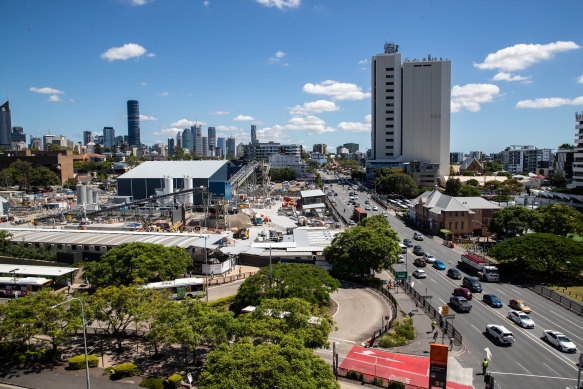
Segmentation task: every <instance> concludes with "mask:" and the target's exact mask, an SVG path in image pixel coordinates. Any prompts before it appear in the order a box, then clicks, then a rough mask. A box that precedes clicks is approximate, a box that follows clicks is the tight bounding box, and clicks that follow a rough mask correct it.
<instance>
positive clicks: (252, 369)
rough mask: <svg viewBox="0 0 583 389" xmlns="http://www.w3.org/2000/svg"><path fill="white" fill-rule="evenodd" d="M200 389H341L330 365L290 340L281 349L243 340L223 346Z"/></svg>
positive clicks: (208, 365)
mask: <svg viewBox="0 0 583 389" xmlns="http://www.w3.org/2000/svg"><path fill="white" fill-rule="evenodd" d="M198 387H199V388H201V389H211V388H212V389H221V388H225V389H230V388H240V389H255V388H275V387H277V388H280V389H302V388H305V389H311V388H324V389H337V388H339V387H340V386H339V385H338V383H337V382H336V381H335V379H334V374H333V373H332V369H331V367H330V365H328V364H327V363H326V362H325V361H324V360H323V359H322V358H320V357H319V356H318V355H315V354H314V352H313V351H312V350H310V349H307V348H304V347H302V345H301V341H300V340H298V339H293V338H292V337H291V336H288V337H286V338H285V339H284V340H283V341H282V343H281V345H274V344H260V345H257V346H255V345H254V344H253V343H251V341H249V340H246V339H244V340H241V341H239V342H237V343H235V344H233V345H232V346H230V347H229V346H227V345H226V344H223V345H220V346H219V347H218V348H217V349H216V350H215V351H212V352H211V353H210V354H209V356H208V359H207V361H206V363H205V368H204V370H203V372H202V374H201V376H200V379H199V382H198Z"/></svg>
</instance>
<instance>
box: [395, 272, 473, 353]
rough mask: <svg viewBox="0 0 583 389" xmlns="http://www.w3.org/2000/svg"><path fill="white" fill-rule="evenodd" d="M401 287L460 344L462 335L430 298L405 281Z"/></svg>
mask: <svg viewBox="0 0 583 389" xmlns="http://www.w3.org/2000/svg"><path fill="white" fill-rule="evenodd" d="M390 271H391V273H393V274H395V269H393V268H391V269H390ZM401 285H402V287H403V289H404V290H405V292H406V293H407V294H408V295H410V296H411V297H413V299H415V300H416V301H417V304H418V305H419V306H421V307H422V308H423V309H424V310H425V312H427V315H429V317H431V318H432V319H434V320H435V321H436V322H437V323H439V324H440V325H441V329H442V330H443V332H444V333H445V334H446V335H447V336H448V337H450V338H453V339H454V341H455V342H456V344H458V345H461V344H462V341H463V338H462V334H460V332H459V331H458V330H456V328H455V327H454V325H453V324H452V323H450V322H449V321H447V320H446V317H445V316H443V315H442V314H441V313H440V312H439V311H438V310H437V309H435V308H434V307H433V306H432V305H431V296H423V295H422V294H421V293H419V292H417V291H416V290H415V289H414V288H413V287H412V286H411V284H409V283H408V282H407V281H403V283H402V284H401Z"/></svg>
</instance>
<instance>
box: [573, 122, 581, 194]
mask: <svg viewBox="0 0 583 389" xmlns="http://www.w3.org/2000/svg"><path fill="white" fill-rule="evenodd" d="M575 131H576V133H575V146H576V148H575V156H574V158H575V160H574V161H573V185H575V186H576V187H581V186H583V112H581V113H579V112H576V113H575Z"/></svg>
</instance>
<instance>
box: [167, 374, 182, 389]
mask: <svg viewBox="0 0 583 389" xmlns="http://www.w3.org/2000/svg"><path fill="white" fill-rule="evenodd" d="M180 385H182V376H181V375H180V374H172V375H171V376H170V377H168V386H169V387H170V388H179V387H180Z"/></svg>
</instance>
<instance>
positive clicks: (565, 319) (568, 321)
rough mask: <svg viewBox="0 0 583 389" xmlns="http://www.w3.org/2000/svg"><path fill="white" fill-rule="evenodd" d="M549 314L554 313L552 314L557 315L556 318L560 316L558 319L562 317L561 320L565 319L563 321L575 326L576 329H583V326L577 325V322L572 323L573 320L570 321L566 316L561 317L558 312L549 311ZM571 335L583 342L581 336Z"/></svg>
mask: <svg viewBox="0 0 583 389" xmlns="http://www.w3.org/2000/svg"><path fill="white" fill-rule="evenodd" d="M549 312H550V313H552V314H553V315H555V316H558V317H560V318H561V319H563V321H566V322H567V323H570V324H572V325H574V326H575V327H577V328H579V329H581V328H583V326H581V325H579V324H577V323H575V322H572V321H571V320H569V319H567V318H565V317H564V316H561V315H559V314H558V313H557V312H554V311H551V310H549ZM570 335H571V336H572V337H574V338H579V339H581V340H583V338H581V337H579V336H577V335H574V334H570Z"/></svg>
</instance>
